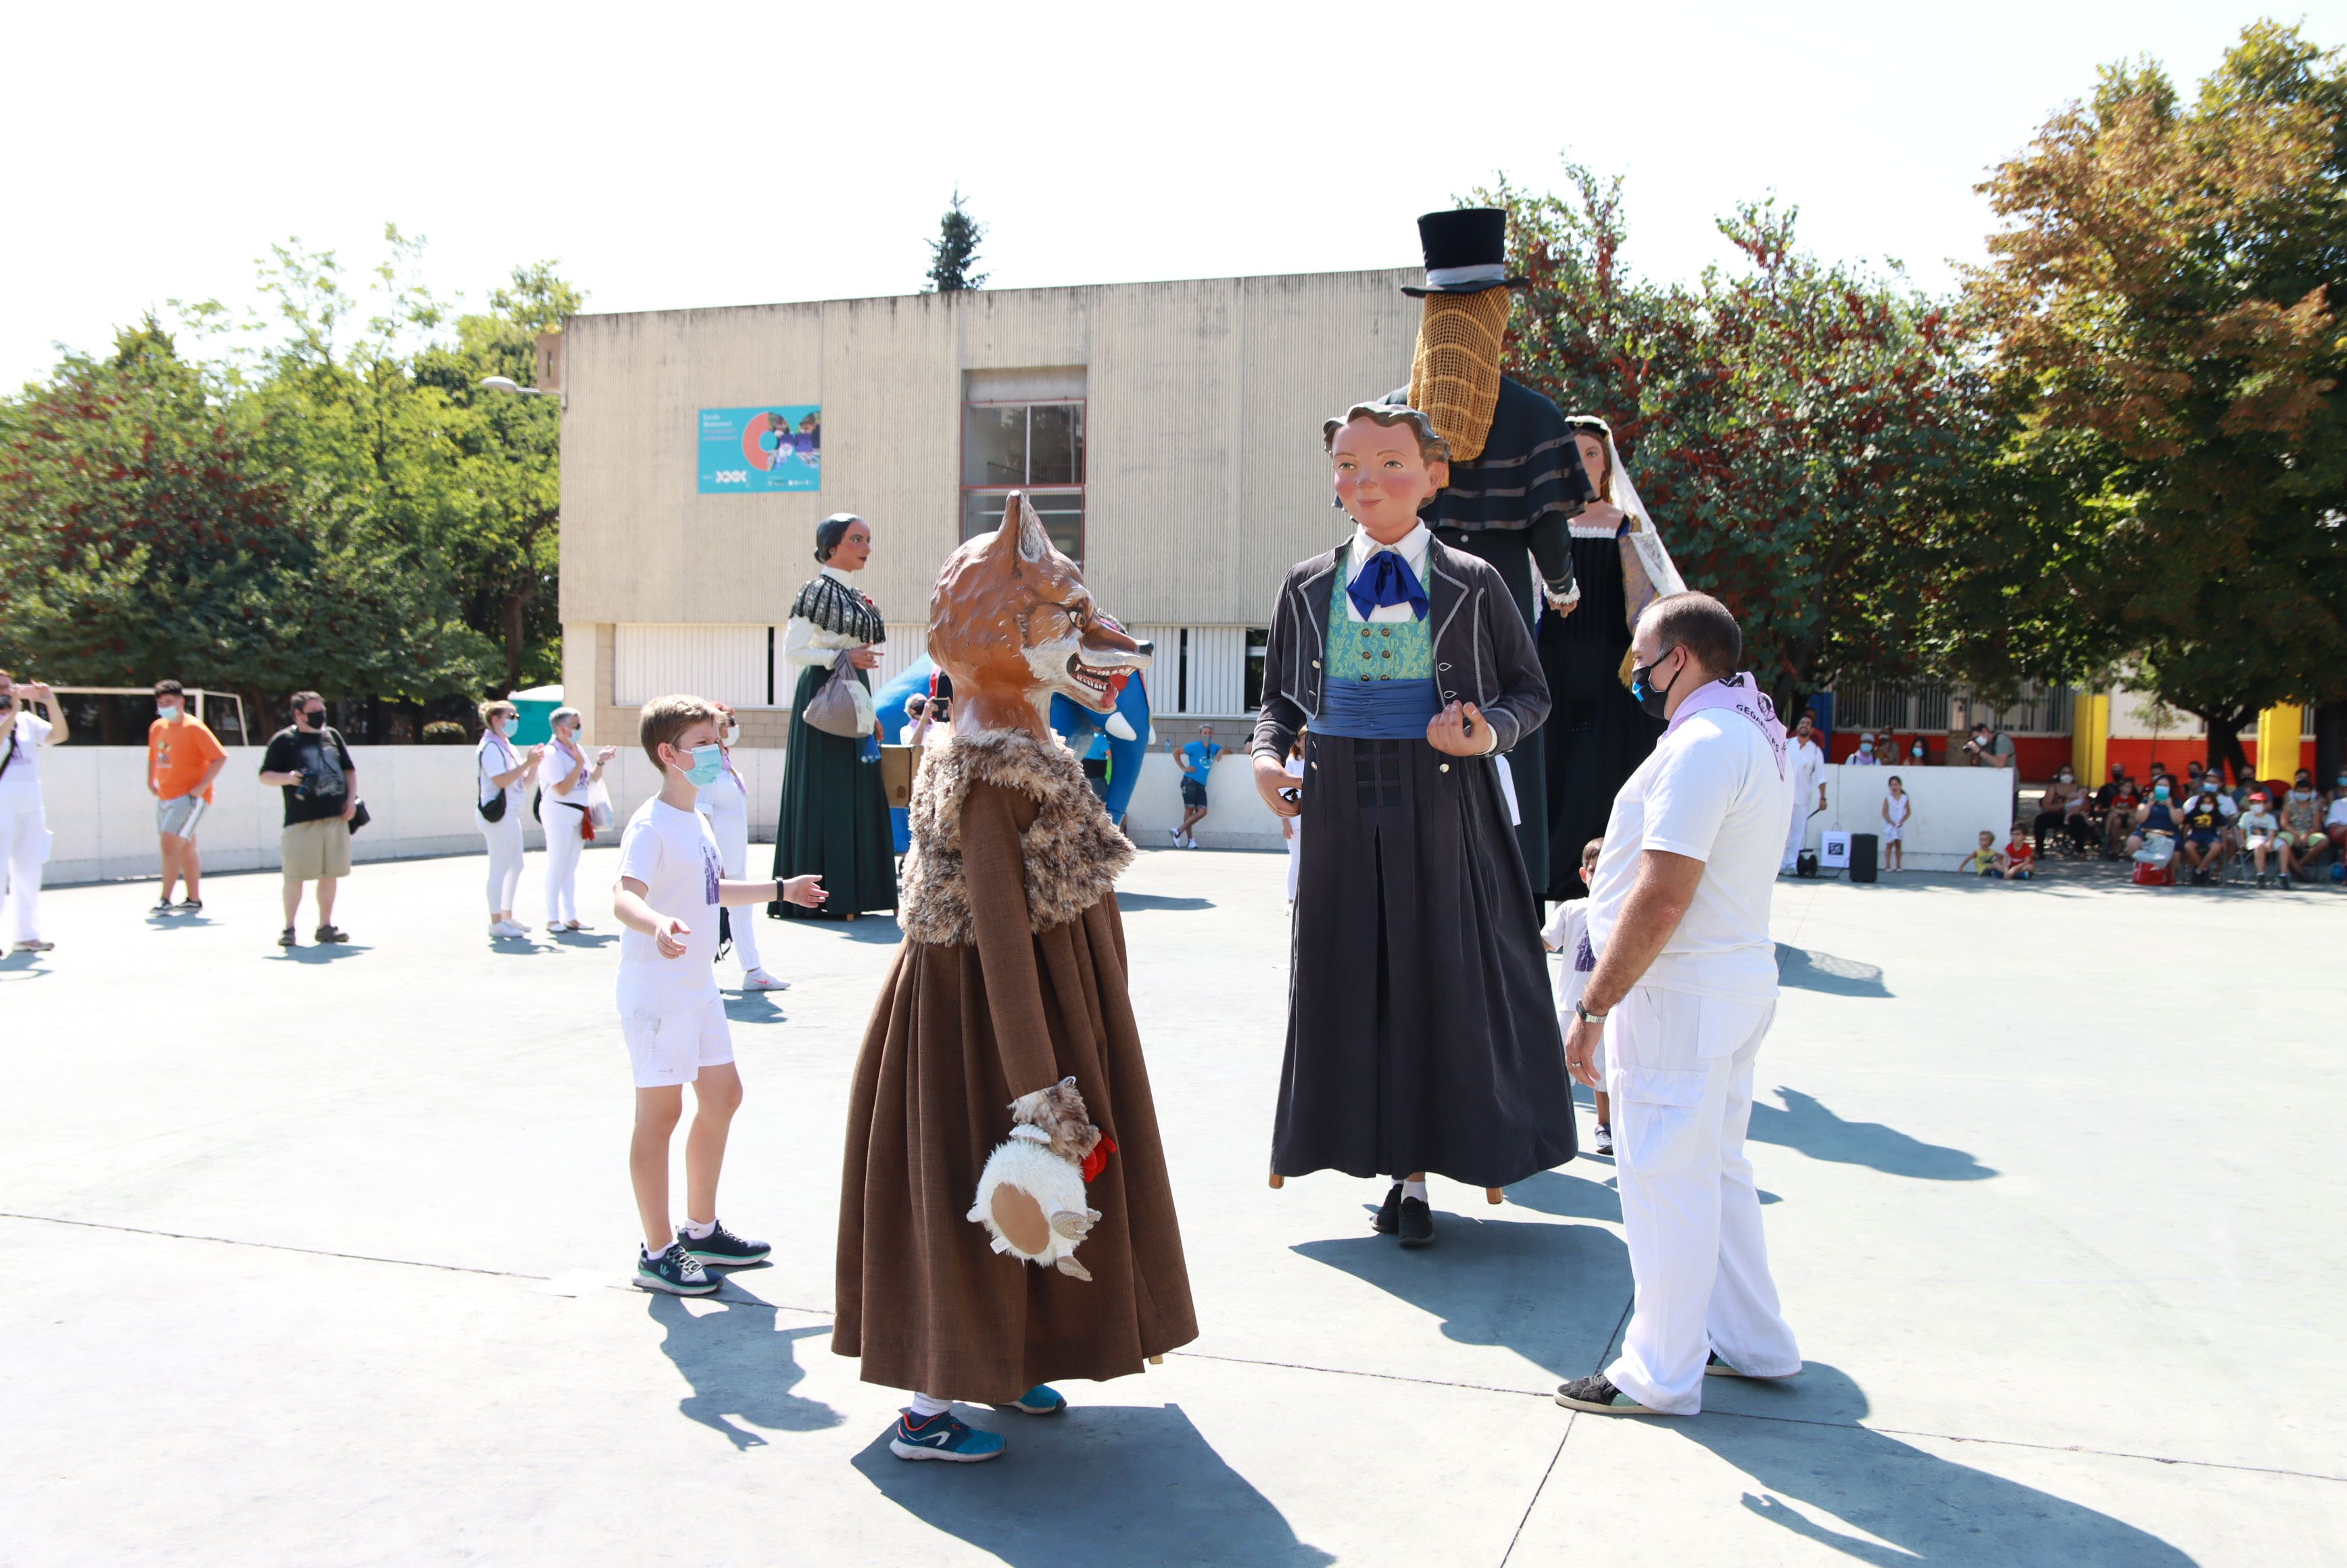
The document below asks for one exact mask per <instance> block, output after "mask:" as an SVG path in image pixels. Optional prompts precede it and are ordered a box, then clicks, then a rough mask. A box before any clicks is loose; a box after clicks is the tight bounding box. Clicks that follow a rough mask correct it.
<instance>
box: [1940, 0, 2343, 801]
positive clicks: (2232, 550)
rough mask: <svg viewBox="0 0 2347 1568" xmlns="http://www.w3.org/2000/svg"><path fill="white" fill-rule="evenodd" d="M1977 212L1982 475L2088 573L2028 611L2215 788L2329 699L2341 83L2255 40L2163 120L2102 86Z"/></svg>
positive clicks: (2148, 91) (1992, 186) (2337, 524)
mask: <svg viewBox="0 0 2347 1568" xmlns="http://www.w3.org/2000/svg"><path fill="white" fill-rule="evenodd" d="M1982 190H1983V191H1984V192H1985V193H1986V194H1987V196H1988V197H1989V199H1990V201H1991V203H1992V205H1993V208H1994V210H1995V211H1996V212H1997V213H1998V214H1999V216H2001V217H2003V218H2004V219H2006V220H2009V227H2007V228H2006V229H2005V230H2004V231H2002V232H2000V233H1998V234H1996V235H1994V236H1993V237H1992V239H1991V241H1990V246H1991V251H1992V255H1993V261H1992V262H1991V264H1990V265H1989V266H1988V267H1986V268H1983V269H1982V270H1980V271H1979V272H1977V273H1976V274H1975V275H1974V276H1973V278H1972V279H1971V280H1970V283H1969V289H1970V293H1971V298H1972V303H1973V309H1974V310H1975V312H1976V313H1977V314H1978V317H1979V319H1980V320H1981V322H1982V323H1983V325H1984V326H1985V327H1986V328H1987V329H1988V330H1989V331H1991V332H1993V333H1994V335H1995V339H1996V358H1995V368H1996V374H1997V375H1998V377H1999V380H2000V383H2001V388H2002V391H2003V393H2004V395H2005V396H2006V397H2008V398H2009V399H2010V401H2011V402H2012V404H2013V405H2014V407H2015V409H2016V410H2017V412H2018V418H2017V421H2016V424H2015V426H2014V435H2013V437H2012V441H2011V445H2010V448H2009V452H2008V458H2009V460H2010V462H2011V463H2012V464H2014V466H2018V467H2021V468H2024V469H2026V470H2028V471H2030V472H2031V473H2032V474H2033V475H2034V477H2035V481H2036V483H2037V484H2038V485H2039V486H2040V487H2041V489H2042V490H2043V492H2044V493H2046V494H2058V493H2061V492H2065V491H2066V492H2067V493H2068V494H2069V496H2070V497H2071V501H2070V503H2069V510H2070V513H2071V515H2072V517H2073V518H2074V519H2075V528H2074V529H2073V531H2072V535H2071V538H2072V542H2073V543H2074V544H2075V554H2076V557H2077V559H2080V560H2081V561H2084V562H2087V563H2090V565H2091V568H2092V569H2091V570H2089V571H2086V572H2082V573H2078V574H2075V575H2062V576H2058V577H2055V578H2050V579H2048V581H2047V582H2046V583H2045V584H2044V585H2043V588H2042V590H2041V591H2042V594H2043V597H2044V599H2045V600H2046V601H2047V602H2049V603H2051V604H2053V605H2055V606H2058V607H2059V610H2060V611H2061V613H2063V614H2064V615H2065V616H2067V617H2069V618H2071V619H2073V620H2075V623H2077V624H2078V625H2080V626H2081V627H2084V628H2086V629H2087V630H2086V632H2085V633H2084V634H2083V637H2084V641H2087V642H2090V643H2095V644H2098V645H2099V646H2100V647H2101V648H2102V649H2103V650H2104V651H2106V652H2109V653H2123V654H2127V655H2131V656H2132V657H2133V658H2134V659H2135V660H2137V661H2138V663H2139V666H2140V669H2141V671H2142V674H2143V676H2144V677H2145V678H2147V680H2148V682H2149V683H2150V685H2151V689H2152V690H2153V691H2154V692H2156V693H2157V696H2158V697H2159V698H2161V699H2162V700H2163V701H2165V702H2168V704H2169V705H2171V706H2174V707H2177V708H2180V709H2183V710H2185V711H2187V712H2191V713H2194V714H2196V715H2197V716H2198V717H2199V718H2200V719H2201V721H2202V722H2203V723H2204V724H2205V725H2206V727H2207V729H2208V733H2209V760H2210V761H2211V762H2216V761H2219V760H2220V759H2221V760H2226V761H2229V762H2231V763H2232V764H2233V765H2234V766H2235V768H2236V769H2237V770H2238V769H2241V768H2242V766H2243V761H2244V759H2243V757H2242V754H2241V752H2240V748H2239V743H2238V741H2237V740H2236V739H2235V733H2236V732H2237V731H2238V730H2239V728H2240V727H2241V726H2242V725H2244V724H2245V723H2248V722H2249V720H2250V718H2252V717H2253V716H2254V715H2255V714H2256V713H2257V712H2259V710H2260V709H2262V708H2264V707H2267V706H2269V705H2271V704H2273V703H2275V702H2316V703H2322V702H2337V701H2339V700H2341V699H2342V697H2347V530H2342V523H2347V517H2342V510H2341V506H2342V492H2347V441H2342V426H2341V405H2340V397H2341V391H2340V387H2341V376H2342V361H2343V360H2347V337H2342V327H2341V323H2340V322H2339V319H2338V316H2337V313H2336V312H2335V310H2334V308H2333V305H2332V292H2333V290H2334V289H2335V288H2336V287H2337V286H2338V285H2339V283H2340V282H2341V280H2342V270H2347V66H2342V60H2341V57H2340V56H2339V55H2338V54H2337V53H2335V52H2325V51H2322V50H2320V49H2318V48H2317V47H2315V46H2313V45H2312V44H2311V43H2309V42H2308V41H2307V40H2306V39H2305V38H2304V37H2303V36H2301V34H2300V33H2299V32H2298V31H2297V30H2296V29H2294V28H2289V27H2282V26H2277V25H2275V24H2272V23H2270V22H2260V23H2257V24H2255V25H2253V26H2250V27H2249V28H2247V29H2245V30H2244V32H2243V33H2242V36H2241V38H2240V40H2239V43H2238V44H2237V45H2236V46H2234V47H2233V48H2232V49H2231V50H2230V51H2229V53H2228V54H2227V56H2226V57H2225V60H2224V62H2223V64H2222V65H2220V66H2219V68H2218V69H2217V70H2216V72H2214V73H2213V74H2212V75H2211V76H2210V77H2209V78H2208V79H2207V80H2206V81H2204V82H2203V83H2202V84H2201V86H2200V89H2199V93H2198V97H2197V98H2195V99H2194V100H2193V101H2192V102H2191V103H2190V104H2187V103H2185V102H2184V100H2183V98H2182V97H2181V96H2180V95H2179V94H2178V91H2177V89H2176V87H2175V86H2174V85H2173V83H2171V82H2170V80H2169V79H2168V77H2167V76H2166V75H2165V74H2164V73H2163V72H2162V71H2161V70H2160V69H2159V68H2158V67H2157V66H2156V65H2153V64H2150V63H2148V62H2144V63H2139V64H2136V65H2129V66H2119V67H2110V68H2108V69H2106V70H2105V71H2104V72H2103V74H2102V80H2101V83H2100V85H2099V87H2098V88H2097V90H2096V93H2095V95H2094V97H2093V98H2092V99H2091V100H2090V101H2088V102H2086V103H2081V104H2074V105H2072V106H2070V107H2069V108H2066V109H2065V110H2064V111H2062V112H2061V113H2060V114H2058V115H2056V116H2055V117H2054V118H2052V119H2051V120H2050V121H2048V122H2047V124H2046V125H2045V127H2044V128H2043V129H2042V130H2041V131H2040V133H2039V134H2038V137H2037V138H2036V139H2035V140H2034V142H2033V143H2032V145H2031V146H2030V147H2029V148H2028V149H2027V150H2025V151H2024V153H2022V154H2021V155H2020V156H2018V157H2016V158H2014V159H2011V160H2009V161H2007V162H2006V163H2004V165H2002V166H2001V167H2000V168H1998V169H1997V170H1996V171H1995V172H1994V174H1993V177H1992V178H1991V179H1989V180H1988V181H1987V182H1986V183H1985V184H1984V185H1983V187H1982Z"/></svg>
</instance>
